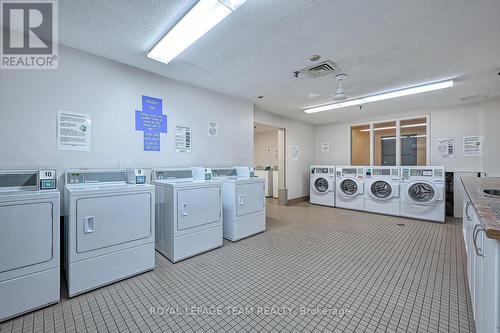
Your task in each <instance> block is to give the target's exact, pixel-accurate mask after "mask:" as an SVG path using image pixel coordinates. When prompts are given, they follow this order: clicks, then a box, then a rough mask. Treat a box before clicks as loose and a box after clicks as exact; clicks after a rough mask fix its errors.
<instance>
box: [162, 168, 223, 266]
mask: <svg viewBox="0 0 500 333" xmlns="http://www.w3.org/2000/svg"><path fill="white" fill-rule="evenodd" d="M207 177H208V175H207ZM152 184H153V185H155V187H156V221H155V226H156V250H157V251H158V252H160V253H161V254H162V255H164V256H165V257H167V258H168V259H169V260H170V261H172V262H174V263H175V262H178V261H180V260H183V259H186V258H189V257H192V256H195V255H197V254H200V253H203V252H206V251H209V250H212V249H215V248H217V247H220V246H222V243H223V241H222V183H221V182H220V181H213V180H209V179H207V180H205V179H200V180H196V179H194V177H193V171H192V169H191V168H182V169H156V170H153V173H152Z"/></svg>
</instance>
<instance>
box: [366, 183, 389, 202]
mask: <svg viewBox="0 0 500 333" xmlns="http://www.w3.org/2000/svg"><path fill="white" fill-rule="evenodd" d="M368 193H369V194H370V196H371V197H372V198H374V199H376V200H389V199H391V198H392V197H393V196H394V195H395V189H393V187H392V185H391V183H389V182H388V181H386V180H376V181H374V182H373V183H372V184H371V185H370V191H369V192H368Z"/></svg>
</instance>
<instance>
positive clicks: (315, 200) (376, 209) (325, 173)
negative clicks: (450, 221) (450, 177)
mask: <svg viewBox="0 0 500 333" xmlns="http://www.w3.org/2000/svg"><path fill="white" fill-rule="evenodd" d="M444 176H445V175H444V168H443V167H435V166H410V167H405V166H404V167H389V166H370V167H368V166H366V167H358V166H337V167H335V166H327V165H313V166H311V168H310V178H311V179H310V186H311V191H310V202H311V203H312V204H318V205H324V206H330V207H338V208H346V209H354V210H361V211H367V212H373V213H379V214H387V215H396V216H404V217H410V218H415V219H422V220H430V221H436V222H444V220H445V181H444Z"/></svg>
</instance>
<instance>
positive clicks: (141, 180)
mask: <svg viewBox="0 0 500 333" xmlns="http://www.w3.org/2000/svg"><path fill="white" fill-rule="evenodd" d="M127 174H128V182H129V183H131V184H138V185H139V184H146V170H144V169H130V170H128V172H127Z"/></svg>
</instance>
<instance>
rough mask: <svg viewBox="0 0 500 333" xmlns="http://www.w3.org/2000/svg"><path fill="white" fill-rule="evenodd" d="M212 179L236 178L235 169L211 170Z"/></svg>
mask: <svg viewBox="0 0 500 333" xmlns="http://www.w3.org/2000/svg"><path fill="white" fill-rule="evenodd" d="M212 176H213V177H237V176H238V173H237V172H236V169H212Z"/></svg>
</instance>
